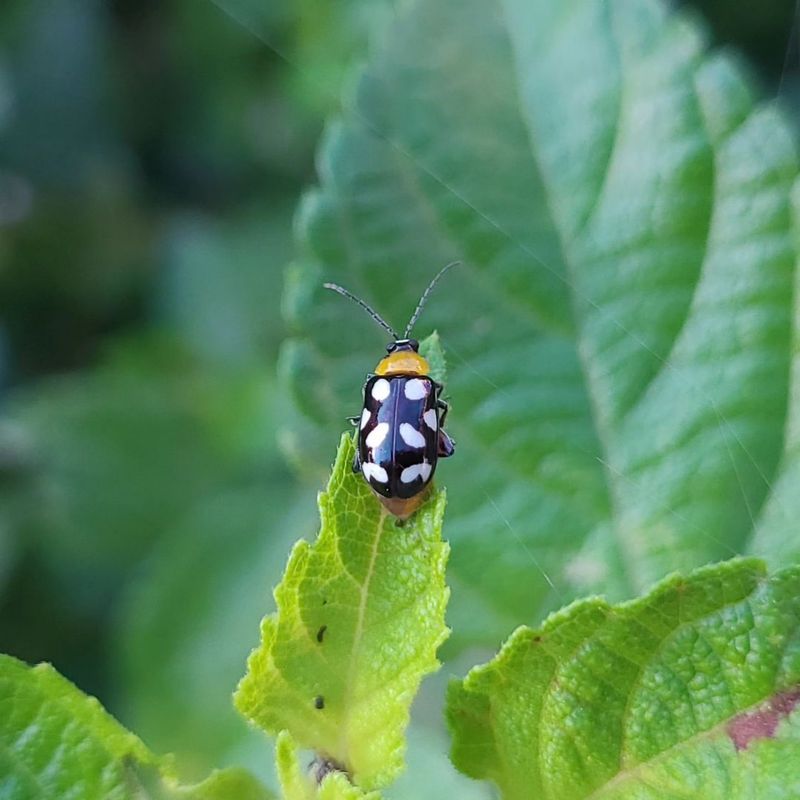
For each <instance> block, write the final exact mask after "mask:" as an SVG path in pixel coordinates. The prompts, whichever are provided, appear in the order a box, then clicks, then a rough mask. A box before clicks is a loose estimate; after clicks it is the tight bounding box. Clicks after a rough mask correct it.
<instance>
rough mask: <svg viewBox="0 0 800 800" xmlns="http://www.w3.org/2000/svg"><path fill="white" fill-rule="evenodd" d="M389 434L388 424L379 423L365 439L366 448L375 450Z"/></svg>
mask: <svg viewBox="0 0 800 800" xmlns="http://www.w3.org/2000/svg"><path fill="white" fill-rule="evenodd" d="M387 433H389V423H388V422H379V423H378V424H377V425H376V426H375V427H374V428H373V429H372V430H371V431H370V432H369V433H368V434H367V438H366V439H365V440H364V441H365V443H366V445H367V447H369V448H373V449H374V448H375V447H377V446H378V445H379V444H380V443H381V442H382V441H383V440H384V439H385V438H386V434H387Z"/></svg>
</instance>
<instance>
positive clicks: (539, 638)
mask: <svg viewBox="0 0 800 800" xmlns="http://www.w3.org/2000/svg"><path fill="white" fill-rule="evenodd" d="M533 641H534V644H539V642H541V641H542V637H541V636H534V637H533Z"/></svg>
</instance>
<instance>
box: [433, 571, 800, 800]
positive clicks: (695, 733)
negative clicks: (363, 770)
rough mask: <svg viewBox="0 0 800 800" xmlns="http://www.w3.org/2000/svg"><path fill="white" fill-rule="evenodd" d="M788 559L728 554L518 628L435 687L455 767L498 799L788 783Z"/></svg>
mask: <svg viewBox="0 0 800 800" xmlns="http://www.w3.org/2000/svg"><path fill="white" fill-rule="evenodd" d="M799 632H800V568H797V567H794V568H790V569H787V570H785V571H783V572H779V573H776V574H775V575H774V576H772V577H767V574H766V569H765V567H764V564H763V563H762V562H760V561H756V560H754V559H739V560H734V561H729V562H726V563H723V564H719V565H714V566H710V567H703V568H701V569H699V570H697V571H696V572H694V573H693V574H691V575H690V576H689V577H686V578H683V577H680V576H677V575H675V576H672V577H669V578H667V579H665V580H664V581H663V582H662V583H660V584H659V585H658V586H656V587H655V588H654V589H653V590H652V591H651V592H650V593H649V594H648V595H646V596H644V597H643V598H641V599H638V600H634V601H630V602H627V603H624V604H621V605H617V606H610V605H608V604H607V603H606V602H605V601H604V600H601V599H590V600H581V601H577V602H575V603H573V604H572V605H571V606H569V607H567V608H565V609H564V610H562V611H559V612H558V613H556V614H553V615H552V616H551V617H549V618H548V619H547V620H546V621H545V623H544V625H543V626H542V627H541V628H540V629H539V630H531V629H530V628H526V627H522V628H519V629H517V630H516V631H515V632H514V634H513V635H512V636H511V638H510V639H509V640H508V642H506V644H505V645H504V646H503V648H502V650H501V651H500V653H499V655H498V656H497V657H496V658H495V659H494V660H493V661H491V662H490V663H489V664H486V665H484V666H480V667H476V668H474V669H473V670H472V671H471V672H470V673H469V674H468V675H467V677H466V678H465V679H464V680H463V681H454V682H453V683H452V684H451V686H450V691H449V696H448V719H449V722H450V725H451V728H452V732H453V737H454V741H453V751H452V757H453V761H454V763H455V764H456V766H457V767H458V768H459V769H461V770H462V771H464V772H466V773H467V774H469V775H471V776H472V777H475V778H486V779H488V780H491V781H493V782H494V783H495V784H497V786H498V787H499V788H500V790H501V793H502V796H503V797H504V798H507V799H510V798H526V800H527V798H532V797H537V798H538V797H542V798H559V800H572V799H573V798H575V800H577V799H578V798H588V797H591V798H596V799H597V800H600V798H618V799H619V800H623V799H628V798H637V800H649V799H650V798H652V800H671V798H675V799H676V800H678V798H687V797H692V798H698V800H700V799H702V800H712V799H716V798H719V800H736V799H737V798H741V800H749V799H750V798H756V797H758V798H760V800H770V798H775V799H776V800H777V799H778V798H786V800H788V799H789V798H793V797H797V796H798V791H800V712H796V711H794V709H795V706H796V705H797V703H798V701H800V637H798V633H799Z"/></svg>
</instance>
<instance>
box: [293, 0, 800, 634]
mask: <svg viewBox="0 0 800 800" xmlns="http://www.w3.org/2000/svg"><path fill="white" fill-rule="evenodd" d="M319 165H320V187H319V188H318V189H317V190H315V191H313V192H312V193H310V194H309V195H308V196H307V198H306V199H305V202H304V203H303V205H302V207H301V209H300V214H299V225H298V230H299V238H300V256H299V258H298V261H297V263H296V264H295V265H294V266H293V268H292V270H291V275H292V280H291V282H290V285H289V286H288V291H287V296H286V302H285V309H286V312H287V314H288V317H289V322H290V325H291V327H292V331H293V338H292V339H291V340H290V341H289V342H288V343H287V344H286V345H285V347H284V350H283V352H282V374H283V375H284V376H285V378H286V380H287V383H288V385H289V388H290V391H291V393H292V396H293V398H294V399H295V401H296V403H297V407H298V409H299V410H300V411H301V412H302V413H303V414H304V415H305V417H306V419H307V422H308V423H309V424H314V425H316V427H317V429H318V430H321V431H330V432H331V433H332V432H333V430H336V429H338V428H339V426H340V419H341V417H342V416H343V415H345V414H348V413H349V414H352V413H355V411H354V409H355V408H356V407H357V403H358V387H359V385H360V382H361V379H362V376H363V374H364V373H365V372H367V371H368V370H369V369H370V368H371V367H372V365H373V364H374V363H375V362H376V361H377V359H378V358H379V356H380V352H381V346H380V342H381V340H380V332H379V331H378V329H377V328H376V327H375V326H374V325H373V324H372V323H371V322H370V320H369V319H368V318H367V317H366V315H364V314H362V313H361V312H360V311H358V310H357V309H355V308H354V307H353V308H349V307H346V306H344V305H342V301H341V300H340V299H339V298H335V297H333V296H331V295H330V293H328V292H323V291H322V289H321V288H320V286H321V283H322V281H324V280H334V281H337V282H339V283H342V284H343V285H346V286H348V288H351V289H352V290H353V291H355V292H357V293H359V294H360V295H362V296H363V297H364V298H365V299H366V300H367V302H369V303H370V304H372V305H373V306H374V307H376V308H377V309H378V310H379V311H380V313H382V314H383V315H384V316H386V317H388V319H389V321H390V322H392V323H393V324H395V325H396V326H397V325H402V323H403V321H404V320H405V319H407V318H408V316H409V315H410V313H411V310H412V309H413V307H414V304H415V302H416V299H417V297H418V296H419V293H420V292H421V291H422V289H423V287H424V286H425V285H426V283H427V281H428V280H429V279H430V277H431V276H432V275H433V274H434V273H435V271H436V270H437V269H438V268H439V267H441V266H442V265H443V264H445V263H447V262H448V261H450V260H452V259H454V258H460V259H462V261H463V262H464V264H463V266H462V267H460V268H458V269H457V270H453V271H452V272H451V273H449V274H448V276H447V277H446V279H445V280H443V281H442V283H441V285H440V287H439V288H438V289H437V292H436V294H435V295H434V296H433V297H432V298H431V301H430V303H429V305H428V308H427V309H426V312H425V314H424V315H423V318H422V321H421V323H420V326H419V330H420V332H423V331H424V329H425V327H426V325H427V326H429V327H432V326H433V325H434V324H435V326H436V328H437V329H438V330H439V331H440V332H441V333H442V336H443V339H444V344H445V346H446V349H447V352H448V357H449V359H450V361H451V369H450V385H449V386H448V391H449V393H450V394H451V395H452V397H453V399H454V401H455V406H456V408H455V410H454V413H453V415H452V416H451V418H450V419H449V421H448V426H449V427H450V429H451V432H452V434H453V435H454V437H455V439H456V440H457V442H458V452H457V453H456V456H455V458H453V459H451V460H450V461H448V462H447V463H446V464H443V465H442V467H441V471H440V473H439V475H440V478H441V479H442V480H446V481H447V484H448V486H449V488H450V497H451V508H450V511H449V514H448V524H449V536H450V538H451V541H452V542H453V545H454V546H453V558H452V560H451V565H450V570H449V581H450V585H451V586H452V589H453V603H452V604H451V606H452V608H451V616H450V621H451V624H452V625H453V628H454V631H455V635H456V636H458V637H459V639H460V641H461V642H462V643H464V642H465V641H473V642H477V643H484V644H490V643H493V642H496V641H497V638H499V637H500V636H501V635H502V634H503V632H504V631H507V630H508V629H509V628H510V627H511V626H513V625H515V624H519V623H520V622H524V621H526V620H530V619H532V618H536V616H538V615H539V614H540V613H541V612H542V610H544V609H552V608H554V607H555V606H556V605H559V604H563V603H564V602H566V601H567V600H568V599H571V598H573V597H575V596H577V595H581V594H585V593H587V592H590V591H597V590H602V591H607V592H609V593H611V595H612V596H613V597H624V596H633V595H635V594H638V593H639V592H641V591H642V590H643V588H644V587H646V586H647V585H649V584H650V583H651V582H652V581H653V580H656V579H658V578H660V577H662V576H663V575H664V574H666V573H667V572H669V571H672V570H674V569H682V570H686V569H690V568H693V567H695V566H699V565H701V564H704V563H708V562H709V561H717V560H719V559H721V558H727V557H729V556H731V555H734V554H736V553H739V552H742V551H743V550H747V549H749V550H752V551H753V552H755V553H758V554H761V555H763V556H766V557H769V558H773V559H775V560H774V563H779V560H778V558H777V554H779V553H780V554H781V557H789V558H796V557H797V555H798V548H797V537H795V536H787V535H785V533H786V525H787V524H788V521H789V520H791V519H792V518H793V517H794V516H796V515H793V514H792V512H791V509H792V508H793V507H794V505H793V504H794V503H795V502H796V501H795V500H794V499H793V498H796V496H797V494H798V493H797V492H796V491H795V487H796V485H797V484H796V480H794V478H793V477H792V476H791V475H790V474H788V470H790V469H791V463H790V459H788V458H786V457H784V459H783V461H782V453H783V451H784V449H785V446H786V442H785V435H786V434H785V431H786V418H787V409H788V408H789V406H791V405H792V403H787V397H792V398H793V397H794V394H795V393H796V388H795V387H796V385H797V383H798V380H797V378H794V379H792V380H791V389H790V360H791V356H792V352H793V346H792V336H793V334H792V328H793V321H792V320H793V315H794V314H795V313H796V312H795V302H794V293H793V283H794V268H795V263H796V260H797V248H796V243H795V242H794V241H793V238H792V224H791V217H790V203H789V195H790V188H791V186H792V184H793V182H794V180H795V179H796V177H797V174H798V162H797V155H796V148H795V143H794V140H793V135H792V133H791V131H790V128H789V126H788V125H787V123H786V122H785V121H784V119H783V117H782V115H781V114H780V112H779V110H778V109H777V108H776V107H775V105H774V104H773V103H759V102H758V100H757V98H756V96H755V94H754V92H753V91H752V89H751V87H750V85H749V82H748V80H747V79H746V77H745V75H744V70H743V69H742V68H741V67H740V66H739V65H738V64H737V62H736V60H735V59H734V58H733V57H732V56H731V55H730V54H719V53H709V52H708V50H707V47H706V44H705V42H704V35H703V32H702V30H701V28H700V26H699V25H698V24H697V23H696V22H695V21H694V20H692V19H688V18H687V17H685V16H683V15H682V14H679V13H671V12H669V11H668V10H667V7H666V4H664V3H661V2H658V1H657V0H613V1H612V2H608V3H597V2H594V0H565V2H559V3H552V2H548V1H547V0H490V1H489V2H485V1H484V0H463V1H462V0H458V1H457V0H431V1H430V2H424V3H407V4H403V5H402V7H401V8H399V9H398V13H397V17H396V19H395V21H394V22H393V24H392V26H391V30H390V31H389V32H387V34H386V35H385V36H384V37H382V38H381V40H380V42H377V43H376V47H375V49H374V53H373V55H372V57H371V59H370V61H369V63H368V65H367V66H366V68H365V69H364V71H363V72H362V73H361V75H360V77H359V80H358V82H357V86H356V89H355V91H354V96H353V98H352V102H351V103H350V105H349V107H348V108H347V109H346V110H345V111H344V112H343V114H342V117H341V119H340V120H337V121H335V122H334V123H332V124H331V125H330V127H329V129H328V132H327V136H326V139H325V142H324V144H323V146H322V150H321V155H320V158H319ZM796 372H797V373H798V374H800V370H796ZM790 391H791V394H790ZM793 405H794V406H797V405H798V404H797V403H794V404H793ZM794 428H798V426H796V425H794V426H793V428H792V430H794ZM799 429H800V428H799ZM790 436H791V437H793V438H796V437H794V434H793V433H790ZM287 438H289V437H287ZM308 441H309V442H310V441H311V437H309V438H308ZM795 449H796V448H795ZM306 453H307V457H308V459H309V460H311V461H313V460H314V459H317V460H319V458H320V455H319V454H316V453H314V452H312V449H311V447H309V448H308V450H307V451H306ZM784 469H786V470H787V483H786V486H785V488H784V487H783V479H782V474H783V473H782V470H784ZM794 474H796V470H794V472H792V475H794ZM773 486H777V487H778V488H779V489H780V491H778V492H777V493H776V495H777V496H775V497H774V498H773V499H769V498H770V496H771V494H772V493H771V487H773ZM773 503H774V504H775V505H779V506H781V507H783V509H784V514H783V515H782V519H783V521H784V522H783V527H782V528H781V529H780V532H779V533H775V534H772V533H770V531H775V530H777V527H776V524H775V523H774V522H772V521H771V518H770V519H767V517H769V514H767V516H766V517H765V518H764V519H763V520H762V518H761V517H762V508H763V507H764V506H765V504H766V505H767V507H768V511H769V510H770V509H771V506H772V505H773ZM762 528H764V530H763V533H762ZM756 530H758V531H759V536H758V537H756V538H754V537H753V533H754V531H756ZM787 542H788V544H787Z"/></svg>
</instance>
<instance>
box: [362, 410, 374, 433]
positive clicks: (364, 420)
mask: <svg viewBox="0 0 800 800" xmlns="http://www.w3.org/2000/svg"><path fill="white" fill-rule="evenodd" d="M371 416H372V414H371V413H370V411H369V409H368V408H365V409H364V410H363V411H362V412H361V430H362V431H363V430H364V428H366V427H367V423H368V422H369V418H370V417H371Z"/></svg>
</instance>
